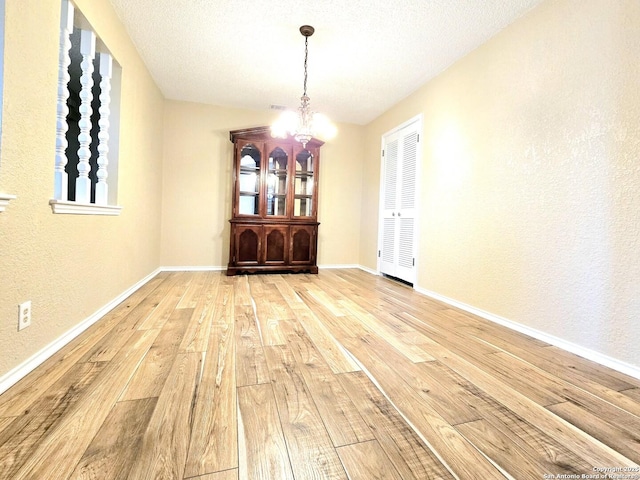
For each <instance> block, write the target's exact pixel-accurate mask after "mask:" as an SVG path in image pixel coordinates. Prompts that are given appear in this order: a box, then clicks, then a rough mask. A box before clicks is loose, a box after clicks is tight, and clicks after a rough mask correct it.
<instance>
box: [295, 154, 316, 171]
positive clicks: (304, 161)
mask: <svg viewBox="0 0 640 480" xmlns="http://www.w3.org/2000/svg"><path fill="white" fill-rule="evenodd" d="M296 173H313V155H311V152H310V151H309V150H302V151H301V152H300V153H298V154H297V155H296Z"/></svg>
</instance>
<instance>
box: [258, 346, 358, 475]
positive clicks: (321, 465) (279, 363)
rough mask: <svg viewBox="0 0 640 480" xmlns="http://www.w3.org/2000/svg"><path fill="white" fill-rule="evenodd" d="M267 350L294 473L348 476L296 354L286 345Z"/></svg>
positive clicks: (270, 347)
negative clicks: (304, 377) (295, 356)
mask: <svg viewBox="0 0 640 480" xmlns="http://www.w3.org/2000/svg"><path fill="white" fill-rule="evenodd" d="M265 354H266V356H267V364H268V365H269V371H270V374H271V382H272V387H273V392H274V396H275V399H276V405H277V406H278V412H279V414H280V422H281V423H282V431H283V433H284V438H285V441H286V443H287V449H288V451H289V454H290V455H289V458H290V460H291V467H292V470H293V473H294V475H295V477H296V478H327V479H329V478H330V479H334V478H335V479H337V478H343V479H345V480H346V479H347V475H346V473H345V471H344V468H343V467H342V463H341V462H340V459H339V457H338V454H337V453H336V451H335V449H334V447H333V445H332V443H331V439H330V437H329V434H328V432H327V430H326V428H325V426H324V424H323V422H322V418H321V416H320V414H319V413H318V410H317V409H316V406H315V404H314V402H313V399H312V398H311V394H310V393H309V390H308V388H307V387H306V385H305V382H304V380H303V377H302V374H301V372H300V368H299V366H298V365H296V363H295V360H294V358H293V354H292V353H291V352H290V350H289V348H288V347H287V346H286V345H275V346H269V347H265Z"/></svg>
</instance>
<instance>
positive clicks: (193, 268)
mask: <svg viewBox="0 0 640 480" xmlns="http://www.w3.org/2000/svg"><path fill="white" fill-rule="evenodd" d="M226 269H227V267H217V266H215V265H201V266H193V265H191V266H188V267H175V266H165V267H160V268H159V269H158V271H160V272H221V271H224V270H226Z"/></svg>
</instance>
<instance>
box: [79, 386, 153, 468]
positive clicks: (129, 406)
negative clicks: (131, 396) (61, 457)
mask: <svg viewBox="0 0 640 480" xmlns="http://www.w3.org/2000/svg"><path fill="white" fill-rule="evenodd" d="M156 401H157V398H144V399H141V400H133V401H129V402H118V403H116V405H115V406H114V407H113V409H112V410H111V412H110V413H109V416H107V418H106V419H105V421H104V424H103V425H102V427H101V428H100V430H99V431H98V433H97V434H96V436H95V438H94V439H93V441H92V442H91V444H89V447H88V448H87V450H86V451H85V452H84V455H83V456H82V458H81V459H80V462H79V463H78V466H77V467H76V469H75V470H74V471H73V473H72V474H71V476H70V477H69V479H70V480H75V479H95V478H108V479H112V480H128V479H129V471H130V470H131V467H132V465H133V462H134V459H135V457H136V455H137V452H138V451H139V449H140V445H141V443H142V437H143V435H144V431H145V430H146V428H147V424H148V423H149V420H150V419H151V415H152V413H153V410H154V408H155V406H156Z"/></svg>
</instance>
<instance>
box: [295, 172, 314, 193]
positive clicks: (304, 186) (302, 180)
mask: <svg viewBox="0 0 640 480" xmlns="http://www.w3.org/2000/svg"><path fill="white" fill-rule="evenodd" d="M295 194H296V195H313V175H309V174H296V187H295Z"/></svg>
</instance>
